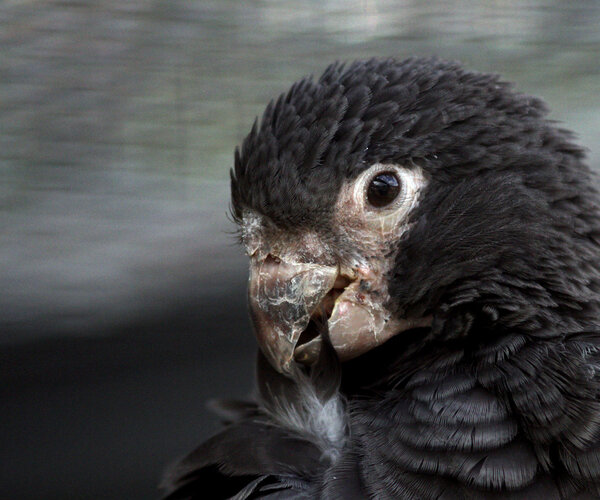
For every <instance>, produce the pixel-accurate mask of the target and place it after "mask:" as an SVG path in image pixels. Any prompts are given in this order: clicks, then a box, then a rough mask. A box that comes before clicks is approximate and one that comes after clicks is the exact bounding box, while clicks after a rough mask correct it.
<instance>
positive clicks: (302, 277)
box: [248, 255, 338, 373]
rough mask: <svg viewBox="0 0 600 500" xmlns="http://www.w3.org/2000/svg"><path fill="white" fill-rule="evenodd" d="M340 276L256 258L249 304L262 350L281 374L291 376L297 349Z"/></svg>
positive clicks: (324, 268)
mask: <svg viewBox="0 0 600 500" xmlns="http://www.w3.org/2000/svg"><path fill="white" fill-rule="evenodd" d="M337 275H338V268H337V266H323V265H318V264H312V263H301V262H284V261H281V260H279V259H278V258H275V257H272V256H270V255H269V256H267V257H266V258H265V259H259V258H257V257H252V258H251V261H250V281H249V286H248V302H249V305H250V315H251V317H252V323H253V325H254V332H255V334H256V337H257V339H258V343H259V345H260V348H261V350H262V351H263V353H264V355H265V356H266V357H267V359H268V360H269V362H270V363H271V364H272V365H273V367H274V368H275V369H277V371H279V372H280V373H288V372H289V371H290V365H291V363H292V360H293V358H294V349H295V348H296V344H297V343H298V340H299V339H300V335H301V334H302V332H303V331H305V330H306V329H307V327H308V324H309V322H310V318H311V316H312V315H313V313H314V312H315V311H316V310H317V308H318V307H319V305H320V304H321V302H322V301H323V299H324V298H325V296H326V295H327V293H328V292H329V291H330V290H331V289H332V288H333V285H334V283H335V280H336V277H337Z"/></svg>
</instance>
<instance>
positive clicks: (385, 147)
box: [164, 58, 600, 500]
mask: <svg viewBox="0 0 600 500" xmlns="http://www.w3.org/2000/svg"><path fill="white" fill-rule="evenodd" d="M546 115H547V110H546V107H545V105H544V104H543V103H542V101H541V100H539V99H537V98H535V97H531V96H527V95H523V94H519V93H516V92H515V91H513V90H512V88H511V86H510V85H509V84H507V83H506V82H504V81H502V80H501V79H499V78H498V77H497V76H494V75H489V74H482V73H476V72H471V71H468V70H465V69H463V68H462V67H461V66H460V65H458V64H456V63H451V62H445V61H441V60H438V59H420V58H412V59H407V60H404V61H396V60H392V59H388V60H379V59H372V60H368V61H358V62H354V63H352V64H349V65H344V64H338V63H336V64H333V65H331V66H329V67H328V68H327V69H326V71H325V72H324V74H323V75H322V76H321V77H320V78H319V79H318V80H316V81H315V80H314V79H313V78H305V79H303V80H301V81H299V82H297V83H295V84H294V85H293V86H292V87H291V89H290V90H289V91H288V92H287V93H285V94H283V95H281V96H280V97H279V98H278V99H277V100H276V101H274V102H271V103H270V104H269V105H268V107H267V109H266V111H265V113H264V116H263V118H262V120H261V121H260V123H258V122H257V123H255V125H254V127H253V128H252V131H251V132H250V134H249V135H248V137H247V138H246V139H245V140H244V142H243V145H242V147H241V150H238V151H236V154H235V168H234V169H233V170H232V172H231V193H232V212H233V216H234V218H235V220H236V221H237V223H238V224H239V228H240V235H241V240H242V242H243V244H244V246H245V249H246V251H247V253H248V256H249V258H250V281H249V289H248V296H249V305H250V312H251V317H252V322H253V325H254V329H255V333H256V335H257V338H258V341H259V344H260V347H261V353H260V354H259V357H258V363H257V375H258V377H257V379H258V380H257V386H258V391H257V398H256V403H235V402H222V403H221V404H220V412H221V414H222V415H223V416H224V417H225V420H226V421H227V426H226V428H225V430H223V431H222V432H221V433H220V434H218V435H216V436H214V437H213V438H212V439H210V440H208V441H207V442H205V443H204V444H202V445H201V446H200V447H199V448H198V449H196V450H195V451H194V452H193V453H191V454H190V455H189V456H187V457H186V458H185V459H183V460H182V461H181V462H180V463H179V464H177V465H176V466H175V467H173V468H172V469H171V470H170V472H169V473H168V474H167V476H166V478H165V480H164V488H165V490H166V498H168V499H170V500H174V499H204V498H228V497H231V496H234V498H237V499H246V498H248V499H250V498H261V499H272V498H285V499H291V498H294V499H296V498H323V499H334V498H335V499H351V498H365V499H366V498H372V499H390V498H398V499H492V498H494V499H496V498H511V499H523V500H531V499H544V500H553V499H583V498H600V324H599V320H600V212H599V209H598V199H599V198H598V192H597V191H596V189H595V188H594V187H593V185H592V182H593V176H592V174H591V172H590V170H589V168H588V167H587V166H586V165H585V163H584V160H585V158H584V157H585V154H584V151H583V150H582V149H581V148H580V147H578V146H577V145H575V144H574V143H573V138H572V135H571V133H569V132H568V131H565V130H562V129H560V128H558V127H557V126H556V125H555V123H553V122H552V121H551V120H548V119H547V117H546Z"/></svg>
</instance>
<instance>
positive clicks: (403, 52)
mask: <svg viewBox="0 0 600 500" xmlns="http://www.w3.org/2000/svg"><path fill="white" fill-rule="evenodd" d="M599 53H600V2H597V1H595V0H587V1H579V2H564V1H562V0H550V1H547V0H537V1H525V0H518V1H517V0H514V1H511V0H498V1H493V2H490V1H488V0H473V1H458V0H446V1H443V2H441V1H440V2H421V1H418V0H412V1H409V0H406V1H396V2H391V1H375V0H362V1H358V0H351V1H342V0H320V1H290V2H281V1H275V0H272V1H267V0H261V1H247V2H239V1H234V0H213V1H210V0H201V1H178V0H172V1H168V2H166V1H164V0H154V1H150V0H149V1H141V0H132V1H127V2H122V1H116V0H114V1H113V0H98V1H95V2H77V1H42V0H30V1H24V0H23V1H4V2H0V131H1V133H0V210H1V217H0V263H1V265H0V290H1V292H0V404H1V406H0V443H1V445H0V498H2V499H4V498H19V499H39V498H44V499H65V498H74V499H75V498H77V499H78V498H98V499H113V498H114V499H124V498H127V499H138V498H139V499H142V498H156V497H157V496H158V492H157V483H158V481H159V478H160V475H161V472H162V470H163V469H164V467H165V466H166V465H167V464H168V463H169V462H171V461H172V460H173V459H175V458H176V457H178V456H180V455H182V454H184V453H186V452H188V451H190V450H191V449H192V448H193V447H194V446H195V445H196V444H198V443H199V442H200V441H201V440H202V439H205V438H206V437H208V436H209V435H210V434H212V433H213V432H215V431H216V430H217V429H218V421H217V419H216V418H215V417H213V416H212V415H211V414H210V412H209V411H208V410H207V409H206V406H205V405H206V401H207V400H208V399H210V398H213V397H219V396H225V397H244V396H246V395H248V394H249V393H250V391H251V390H252V386H253V359H254V351H255V344H254V340H253V338H252V334H251V330H250V327H249V325H248V321H247V317H246V316H247V315H246V306H245V284H246V273H247V269H246V261H245V258H244V256H243V254H242V252H241V250H240V249H239V248H238V247H237V246H236V244H235V239H234V238H233V236H232V234H231V232H232V230H233V227H232V224H231V223H230V222H229V221H228V219H227V210H228V184H227V179H228V169H229V167H230V166H231V164H232V158H233V149H234V147H235V146H236V145H237V144H238V143H239V142H240V141H241V139H242V138H243V137H244V135H245V134H246V133H247V131H249V129H250V126H251V124H252V122H253V120H254V117H255V116H256V115H258V114H260V113H261V112H262V109H263V108H264V106H265V105H266V103H267V102H268V100H269V99H271V98H272V97H274V96H276V95H277V94H278V93H279V92H281V91H283V90H285V89H286V88H287V87H288V86H289V85H290V84H291V83H292V82H293V81H295V80H297V79H298V78H300V77H301V76H303V75H305V74H307V73H314V74H319V73H320V72H321V71H322V70H323V69H324V67H325V66H326V65H327V64H328V63H329V62H331V61H334V60H347V59H354V58H363V57H370V56H375V55H376V56H396V57H399V58H403V57H407V56H410V55H433V54H435V55H439V56H441V57H444V58H449V59H458V60H461V61H463V62H464V63H465V64H466V65H467V66H469V67H471V68H474V69H479V70H482V71H492V72H497V73H501V74H503V75H504V77H505V78H506V79H508V80H511V81H515V82H517V88H519V89H520V90H522V91H525V92H530V93H533V94H536V95H540V96H542V97H543V98H545V99H546V101H547V102H548V103H549V105H550V106H551V108H552V109H553V114H552V117H553V118H555V119H557V120H560V121H562V122H563V123H564V125H565V126H566V127H568V128H571V129H573V130H574V131H576V132H577V134H578V136H579V142H580V143H581V144H583V145H585V146H587V147H588V148H589V149H590V153H589V157H590V164H591V165H592V166H593V167H594V168H596V167H597V166H598V164H599V163H600V162H599V160H600V147H598V146H599V145H600V99H598V95H600V94H599V91H600V64H599V60H598V54H599Z"/></svg>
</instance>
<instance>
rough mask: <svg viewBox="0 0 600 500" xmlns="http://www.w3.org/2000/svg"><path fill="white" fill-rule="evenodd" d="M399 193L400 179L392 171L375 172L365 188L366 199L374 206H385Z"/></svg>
mask: <svg viewBox="0 0 600 500" xmlns="http://www.w3.org/2000/svg"><path fill="white" fill-rule="evenodd" d="M399 193H400V180H399V179H398V177H397V176H396V174H395V173H393V172H382V173H380V174H377V175H376V176H375V177H373V179H372V180H371V182H370V183H369V187H368V188H367V200H369V203H370V204H371V205H372V206H374V207H376V208H380V207H385V206H386V205H389V204H390V203H392V202H393V201H394V200H395V199H396V198H397V196H398V194H399Z"/></svg>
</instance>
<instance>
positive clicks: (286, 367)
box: [248, 255, 432, 373]
mask: <svg viewBox="0 0 600 500" xmlns="http://www.w3.org/2000/svg"><path fill="white" fill-rule="evenodd" d="M383 278H384V275H383V273H382V272H381V270H378V271H374V270H372V269H368V268H357V269H353V270H347V269H345V270H344V271H343V272H342V271H341V270H340V268H338V266H326V265H319V264H314V263H305V262H293V261H283V260H280V259H279V258H277V257H273V256H271V255H268V256H267V257H266V258H262V259H261V258H258V257H256V256H253V257H252V258H251V261H250V282H249V286H248V302H249V305H250V315H251V318H252V323H253V326H254V333H255V334H256V337H257V339H258V343H259V346H260V348H261V350H262V351H263V353H264V355H265V356H266V358H267V359H268V360H269V362H270V363H271V365H273V367H274V368H275V369H276V370H277V371H279V372H280V373H290V372H291V367H292V363H293V362H294V361H297V362H300V363H303V364H311V363H313V362H314V361H316V360H317V358H318V356H319V353H320V351H321V347H322V342H323V339H322V336H321V335H319V334H320V333H321V332H319V331H318V328H316V327H314V325H313V327H311V324H312V323H311V319H315V320H326V321H327V330H328V336H329V340H330V342H331V344H332V346H333V348H334V349H335V351H336V353H337V355H338V357H339V358H340V360H341V361H346V360H349V359H352V358H355V357H356V356H360V355H361V354H363V353H365V352H367V351H369V350H371V349H373V348H374V347H376V346H378V345H381V344H383V343H384V342H386V341H388V340H389V339H390V338H391V337H393V336H394V335H396V334H398V333H400V332H402V331H405V330H409V329H412V328H419V327H426V326H430V325H431V319H432V318H431V316H428V317H423V318H395V317H393V315H392V313H391V312H390V311H389V310H388V309H387V307H386V297H389V296H387V293H386V292H385V290H386V289H385V288H382V286H381V283H382V280H383ZM317 323H318V321H317Z"/></svg>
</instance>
